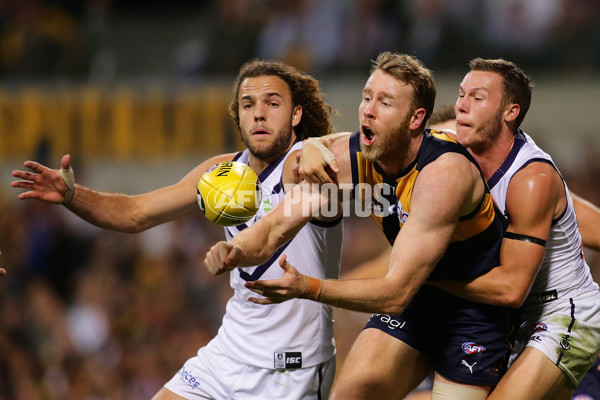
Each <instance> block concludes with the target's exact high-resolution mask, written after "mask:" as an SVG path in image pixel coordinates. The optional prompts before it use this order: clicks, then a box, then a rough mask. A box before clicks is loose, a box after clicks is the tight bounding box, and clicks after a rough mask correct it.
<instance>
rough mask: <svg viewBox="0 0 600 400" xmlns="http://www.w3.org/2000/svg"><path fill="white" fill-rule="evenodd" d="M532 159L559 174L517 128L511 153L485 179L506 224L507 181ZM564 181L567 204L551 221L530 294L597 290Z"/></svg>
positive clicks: (561, 295) (528, 137) (564, 293)
mask: <svg viewBox="0 0 600 400" xmlns="http://www.w3.org/2000/svg"><path fill="white" fill-rule="evenodd" d="M532 162H544V163H548V164H550V165H552V167H553V168H554V169H555V170H556V171H557V172H558V174H559V175H560V171H558V168H556V165H554V162H553V161H552V158H551V157H550V155H548V154H546V153H545V152H544V151H543V150H542V149H540V148H539V147H538V146H537V145H536V144H535V142H534V141H533V140H532V139H531V137H530V136H529V135H527V134H526V133H524V132H523V131H521V130H519V131H518V133H517V136H516V137H515V143H514V145H513V148H512V149H511V151H510V154H509V155H508V157H507V158H506V160H505V161H504V163H503V164H502V166H501V167H500V168H498V170H497V171H496V172H495V173H494V174H493V175H492V177H491V178H490V179H489V180H488V185H489V186H490V190H491V192H492V197H493V199H494V202H495V203H496V206H497V208H498V210H499V211H501V212H502V214H503V217H504V218H505V219H506V222H507V223H510V215H508V212H507V210H506V193H507V191H508V186H509V184H510V181H511V179H512V177H513V176H514V175H515V174H516V173H517V172H519V171H520V170H521V169H523V168H525V167H526V166H527V165H529V164H530V163H532ZM561 179H562V175H561ZM563 184H564V188H565V193H566V195H567V207H566V209H565V211H564V213H563V214H562V215H561V216H560V217H559V218H557V219H556V220H554V221H552V228H551V230H550V236H549V238H548V241H547V242H546V251H545V253H544V259H543V261H542V265H541V267H540V269H539V271H538V274H537V276H536V279H535V282H534V284H533V287H532V288H531V291H530V296H532V295H537V294H539V293H542V292H544V293H545V292H548V291H554V290H557V294H555V295H559V296H560V297H563V296H564V295H566V296H567V297H573V296H575V295H577V294H578V293H582V292H586V291H590V290H598V285H597V284H596V283H594V281H593V280H592V275H591V273H590V268H589V267H588V265H587V263H586V262H585V259H584V258H583V244H582V241H581V235H580V233H579V228H578V226H577V219H576V217H575V210H574V208H573V199H572V198H571V194H570V193H569V189H568V187H567V184H566V182H565V181H564V179H563ZM517 233H518V232H517ZM548 295H551V294H548Z"/></svg>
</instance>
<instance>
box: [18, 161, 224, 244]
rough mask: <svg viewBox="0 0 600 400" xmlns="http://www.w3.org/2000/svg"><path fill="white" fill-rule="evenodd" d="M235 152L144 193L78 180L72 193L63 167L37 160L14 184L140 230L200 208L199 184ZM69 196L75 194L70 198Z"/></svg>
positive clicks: (115, 225) (91, 217)
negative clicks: (106, 188)
mask: <svg viewBox="0 0 600 400" xmlns="http://www.w3.org/2000/svg"><path fill="white" fill-rule="evenodd" d="M231 158H232V155H222V156H217V157H213V158H211V159H209V160H207V161H205V162H204V163H202V164H200V165H199V166H198V167H196V168H194V169H193V170H192V171H191V172H189V173H188V174H187V175H186V176H185V177H184V178H183V179H181V180H180V181H179V182H177V183H176V184H174V185H171V186H167V187H164V188H161V189H158V190H155V191H152V192H148V193H145V194H140V195H126V194H123V193H111V192H99V191H96V190H92V189H90V188H87V187H85V186H82V185H79V184H74V185H72V186H73V189H72V190H73V191H72V193H71V195H69V194H68V193H69V190H70V189H69V186H68V185H67V183H66V181H65V179H64V178H63V175H64V172H63V175H61V170H56V169H50V168H48V167H45V166H43V165H41V164H39V163H36V162H33V161H26V162H25V163H24V166H25V167H26V168H28V169H29V170H30V171H13V172H12V175H13V176H14V177H15V178H17V179H18V180H16V181H13V182H12V187H15V188H21V189H27V190H26V191H25V192H23V193H21V194H19V199H21V200H26V199H36V200H41V201H46V202H50V203H56V204H63V205H65V206H66V207H67V208H68V209H69V210H70V211H72V212H73V213H75V214H76V215H78V216H79V217H81V218H82V219H84V220H86V221H88V222H90V223H91V224H94V225H96V226H99V227H101V228H105V229H111V230H116V231H122V232H130V233H135V232H140V231H142V230H145V229H148V228H150V227H153V226H156V225H158V224H161V223H164V222H167V221H170V220H173V219H176V218H179V217H181V216H184V215H186V214H189V213H191V212H195V211H196V210H198V206H197V197H196V185H197V183H198V180H199V179H200V177H201V176H202V174H203V173H204V172H205V171H206V170H207V169H208V168H209V167H210V166H212V165H214V164H217V163H219V162H221V161H226V160H230V159H231ZM61 169H62V170H63V171H68V170H70V169H71V157H70V155H65V156H63V158H62V160H61ZM69 196H71V197H70V198H69Z"/></svg>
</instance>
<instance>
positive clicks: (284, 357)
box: [273, 351, 302, 369]
mask: <svg viewBox="0 0 600 400" xmlns="http://www.w3.org/2000/svg"><path fill="white" fill-rule="evenodd" d="M273 358H274V361H275V369H292V368H302V353H301V352H299V351H292V352H284V351H277V352H275V353H274V354H273Z"/></svg>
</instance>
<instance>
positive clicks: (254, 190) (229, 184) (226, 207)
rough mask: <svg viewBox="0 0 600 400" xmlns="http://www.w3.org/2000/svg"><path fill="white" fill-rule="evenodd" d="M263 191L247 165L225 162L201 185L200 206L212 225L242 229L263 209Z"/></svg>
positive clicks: (214, 169)
mask: <svg viewBox="0 0 600 400" xmlns="http://www.w3.org/2000/svg"><path fill="white" fill-rule="evenodd" d="M261 201H262V189H261V186H260V180H259V179H258V176H257V175H256V173H255V172H254V171H253V170H252V168H250V167H249V166H248V165H246V164H243V163H240V162H237V161H226V162H222V163H220V164H217V165H214V166H212V167H211V168H209V170H208V171H206V172H205V173H204V174H203V175H202V178H200V182H198V205H199V206H200V209H201V210H202V212H203V213H204V215H205V216H206V218H208V219H209V220H210V221H213V222H215V223H217V224H219V225H223V226H232V225H240V224H243V223H244V222H246V221H248V220H250V219H251V218H252V217H253V216H254V215H255V214H256V212H257V211H258V209H259V208H260V203H261Z"/></svg>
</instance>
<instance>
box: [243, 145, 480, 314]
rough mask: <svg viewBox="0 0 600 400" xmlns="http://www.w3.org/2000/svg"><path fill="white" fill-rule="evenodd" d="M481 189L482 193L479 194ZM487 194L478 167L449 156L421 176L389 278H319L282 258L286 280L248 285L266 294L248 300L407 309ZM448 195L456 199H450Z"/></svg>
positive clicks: (368, 309) (376, 309) (370, 309)
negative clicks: (463, 217) (294, 300)
mask: <svg viewBox="0 0 600 400" xmlns="http://www.w3.org/2000/svg"><path fill="white" fill-rule="evenodd" d="M477 182H479V185H477ZM476 191H479V193H480V196H479V197H477V196H474V193H475V192H476ZM482 193H483V182H481V181H480V178H479V173H478V172H477V170H476V168H475V167H474V166H473V165H472V164H470V163H469V162H468V161H466V159H464V157H462V156H460V155H458V154H445V155H444V156H442V157H440V158H439V159H438V160H436V161H435V162H434V163H431V164H429V165H427V166H426V167H425V168H424V169H423V170H422V171H421V173H420V174H419V178H418V179H417V182H416V184H415V187H414V190H413V195H412V199H411V206H410V207H411V209H410V216H409V217H408V219H407V220H406V223H405V224H404V225H403V227H402V229H401V230H400V233H399V234H398V236H397V238H396V241H395V243H394V246H393V248H392V253H391V258H390V263H389V270H388V272H387V274H386V275H385V276H384V277H380V278H373V279H352V280H319V279H315V278H311V277H307V276H305V275H302V274H300V273H298V271H297V270H296V269H295V268H294V267H293V266H291V265H289V264H288V263H286V262H285V259H282V260H280V264H281V265H282V268H283V269H284V276H283V278H281V279H276V280H267V281H255V282H247V283H246V287H247V288H249V289H250V290H252V291H254V292H255V293H257V294H260V295H261V296H265V297H266V298H262V297H261V298H250V299H249V300H250V301H253V302H255V303H258V304H270V303H275V302H281V301H285V300H288V299H290V298H296V297H297V298H309V299H312V300H316V301H319V302H321V303H326V304H330V305H332V306H336V307H340V308H347V309H351V310H356V311H363V312H377V313H392V314H399V313H402V312H403V311H404V309H405V308H406V307H407V306H408V304H409V303H410V301H411V299H412V298H413V296H414V295H415V293H416V292H417V291H418V290H419V288H420V287H421V286H422V284H423V283H424V282H425V280H426V279H427V277H428V276H429V274H430V273H431V271H432V270H433V269H434V268H435V266H436V264H437V263H438V261H439V260H440V258H441V257H442V255H443V254H444V251H445V249H446V247H447V245H448V243H449V242H450V238H451V236H452V233H453V232H454V230H455V228H456V224H457V223H458V220H459V217H460V216H461V215H465V214H467V213H468V212H470V211H472V210H473V208H474V207H475V206H476V205H477V204H478V202H479V200H480V199H481V194H482ZM449 198H451V199H453V201H447V199H449ZM431 204H443V205H444V206H443V207H431Z"/></svg>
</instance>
